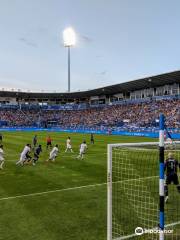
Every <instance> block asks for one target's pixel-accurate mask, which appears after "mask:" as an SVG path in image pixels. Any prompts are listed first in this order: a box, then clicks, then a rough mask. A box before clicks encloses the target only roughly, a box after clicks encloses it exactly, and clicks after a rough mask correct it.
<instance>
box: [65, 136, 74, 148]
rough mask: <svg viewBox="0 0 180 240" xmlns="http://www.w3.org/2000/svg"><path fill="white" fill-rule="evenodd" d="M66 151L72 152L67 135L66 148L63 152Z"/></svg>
mask: <svg viewBox="0 0 180 240" xmlns="http://www.w3.org/2000/svg"><path fill="white" fill-rule="evenodd" d="M67 151H70V152H73V150H72V145H71V138H70V137H68V138H67V140H66V150H65V152H67Z"/></svg>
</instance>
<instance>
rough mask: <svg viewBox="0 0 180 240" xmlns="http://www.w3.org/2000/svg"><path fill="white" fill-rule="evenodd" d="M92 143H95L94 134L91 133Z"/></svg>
mask: <svg viewBox="0 0 180 240" xmlns="http://www.w3.org/2000/svg"><path fill="white" fill-rule="evenodd" d="M91 144H94V134H93V133H91Z"/></svg>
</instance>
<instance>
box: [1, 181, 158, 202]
mask: <svg viewBox="0 0 180 240" xmlns="http://www.w3.org/2000/svg"><path fill="white" fill-rule="evenodd" d="M155 177H158V176H151V177H144V178H136V179H127V180H121V181H117V182H113V183H118V182H128V181H136V180H143V179H150V178H155ZM103 185H107V182H105V183H97V184H90V185H84V186H79V187H70V188H62V189H56V190H50V191H45V192H37V193H29V194H22V195H16V196H10V197H3V198H0V201H4V200H10V199H15V198H24V197H32V196H40V195H45V194H49V193H56V192H66V191H71V190H77V189H83V188H92V187H99V186H103Z"/></svg>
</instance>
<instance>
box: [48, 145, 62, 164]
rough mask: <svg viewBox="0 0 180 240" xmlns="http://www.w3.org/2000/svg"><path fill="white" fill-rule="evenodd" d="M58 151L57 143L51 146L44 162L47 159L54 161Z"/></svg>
mask: <svg viewBox="0 0 180 240" xmlns="http://www.w3.org/2000/svg"><path fill="white" fill-rule="evenodd" d="M58 152H59V147H58V144H56V145H55V147H53V149H52V150H51V152H50V154H49V159H47V160H46V162H49V161H52V162H55V159H56V157H57V155H58Z"/></svg>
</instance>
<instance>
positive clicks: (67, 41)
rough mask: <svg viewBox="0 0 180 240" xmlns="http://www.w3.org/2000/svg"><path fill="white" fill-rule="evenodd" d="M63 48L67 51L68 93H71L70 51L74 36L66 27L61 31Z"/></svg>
mask: <svg viewBox="0 0 180 240" xmlns="http://www.w3.org/2000/svg"><path fill="white" fill-rule="evenodd" d="M63 40H64V47H67V49H68V92H70V91H71V54H70V49H71V47H73V46H74V45H75V44H76V34H75V31H74V30H73V28H71V27H68V28H66V29H65V30H64V31H63Z"/></svg>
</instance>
